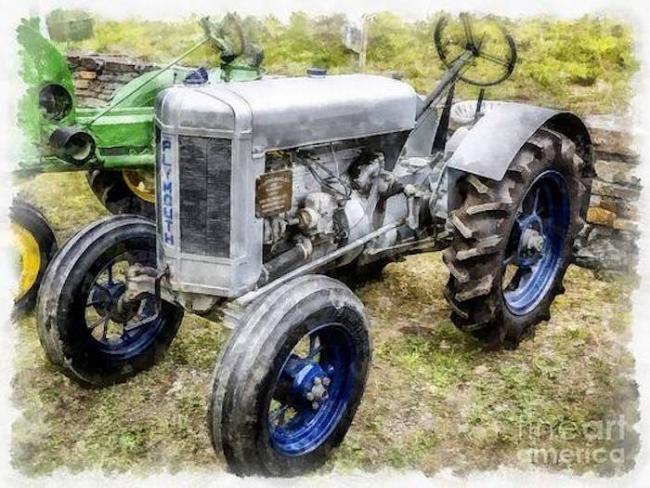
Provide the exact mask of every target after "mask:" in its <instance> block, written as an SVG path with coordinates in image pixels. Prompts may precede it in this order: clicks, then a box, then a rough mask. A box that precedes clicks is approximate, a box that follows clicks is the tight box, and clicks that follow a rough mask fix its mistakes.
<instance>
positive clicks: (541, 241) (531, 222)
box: [517, 214, 546, 266]
mask: <svg viewBox="0 0 650 488" xmlns="http://www.w3.org/2000/svg"><path fill="white" fill-rule="evenodd" d="M519 227H520V232H521V233H520V238H519V244H518V246H517V263H518V264H519V265H520V266H532V265H533V264H535V263H537V262H538V261H539V260H540V259H542V257H543V256H544V250H545V248H546V237H545V236H544V228H543V227H544V226H543V223H542V219H540V218H539V216H538V215H537V214H531V215H528V216H527V217H525V218H524V219H523V220H522V221H521V222H520V223H519Z"/></svg>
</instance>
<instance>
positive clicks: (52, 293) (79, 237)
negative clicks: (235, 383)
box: [37, 215, 183, 386]
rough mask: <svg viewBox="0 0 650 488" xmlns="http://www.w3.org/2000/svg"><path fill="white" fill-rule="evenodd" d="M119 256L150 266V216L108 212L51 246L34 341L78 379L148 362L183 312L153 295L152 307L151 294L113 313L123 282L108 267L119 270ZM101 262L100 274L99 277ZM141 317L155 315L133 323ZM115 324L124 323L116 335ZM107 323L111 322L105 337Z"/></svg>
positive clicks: (124, 374)
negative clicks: (53, 249)
mask: <svg viewBox="0 0 650 488" xmlns="http://www.w3.org/2000/svg"><path fill="white" fill-rule="evenodd" d="M121 263H124V264H121ZM126 263H129V264H135V263H137V264H140V265H143V266H150V267H155V266H156V229H155V224H154V223H153V222H151V221H150V220H147V219H144V218H142V217H139V216H135V215H115V216H110V217H106V218H104V219H102V220H99V221H97V222H95V223H93V224H90V225H89V226H87V227H86V228H84V229H82V230H81V231H80V232H78V233H77V234H76V235H75V236H74V237H73V238H72V239H70V240H69V241H68V242H67V243H66V245H65V246H64V247H63V248H62V249H61V250H60V251H59V252H58V253H57V255H56V256H55V258H54V260H53V261H52V263H51V264H50V266H49V268H48V270H47V272H46V274H45V276H44V278H43V283H42V285H41V290H40V292H39V296H38V303H37V326H38V336H39V339H40V342H41V345H42V346H43V349H44V350H45V353H46V355H47V358H48V359H49V360H50V362H52V363H53V364H54V365H55V366H57V367H58V368H59V369H61V371H62V372H63V373H64V374H66V375H67V376H69V377H70V378H72V379H73V380H75V381H77V382H78V383H81V384H82V385H86V386H107V385H111V384H114V383H118V382H121V381H123V380H125V379H127V378H129V377H130V376H133V375H134V374H136V373H138V372H140V371H143V370H145V369H147V368H149V367H151V366H153V365H154V364H155V363H156V362H157V361H158V360H159V359H161V358H162V356H163V355H164V353H165V352H166V350H167V348H168V347H169V345H170V344H171V342H172V340H173V339H174V337H175V336H176V333H177V331H178V328H179V326H180V324H181V321H182V319H183V310H182V309H181V308H179V307H177V306H175V305H173V304H171V303H168V302H165V301H161V302H160V309H158V308H157V306H156V303H155V299H154V297H153V296H152V295H145V296H144V297H143V298H142V299H141V300H140V301H139V302H137V303H135V306H133V307H131V306H130V307H127V312H124V311H120V312H118V309H117V307H116V304H117V300H118V299H119V297H120V296H121V294H122V293H123V292H124V291H125V286H124V282H123V281H121V280H120V279H119V277H117V274H118V270H116V269H114V266H118V265H119V266H123V268H122V271H121V272H124V269H125V267H126V266H127V265H126ZM109 267H110V269H111V271H109V279H108V281H106V280H101V277H102V276H105V275H106V270H107V269H108V268H109ZM90 314H92V315H94V317H92V318H91V317H90ZM97 317H100V319H101V317H110V320H106V322H103V323H102V322H99V321H97V320H96V319H97ZM141 317H142V318H143V319H144V318H148V317H153V318H154V319H155V320H153V321H152V322H151V324H149V325H146V326H140V328H138V325H137V324H140V323H141V322H142V321H140V320H139V319H140V318H141ZM120 321H121V322H120ZM111 322H112V323H111ZM118 323H121V324H124V330H122V331H121V335H120V334H119V333H115V328H116V327H117V329H118V330H119V327H118V325H119V324H118ZM96 326H99V328H97V330H96ZM127 326H128V327H131V329H130V330H129V331H128V333H127V331H126V327H127ZM102 327H104V330H102ZM108 327H113V331H111V333H110V335H109V336H107V333H106V332H105V331H106V330H107V328H108ZM98 332H102V334H103V335H100V334H98ZM98 336H99V337H98Z"/></svg>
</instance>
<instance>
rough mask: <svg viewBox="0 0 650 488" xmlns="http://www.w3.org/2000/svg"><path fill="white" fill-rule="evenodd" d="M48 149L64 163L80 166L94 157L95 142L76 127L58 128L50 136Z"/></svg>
mask: <svg viewBox="0 0 650 488" xmlns="http://www.w3.org/2000/svg"><path fill="white" fill-rule="evenodd" d="M50 147H51V148H52V151H54V154H55V155H56V156H57V157H58V158H60V159H63V160H64V161H66V162H68V163H70V164H74V165H75V166H82V165H83V164H85V163H87V162H88V161H90V159H92V157H93V156H94V155H95V140H94V139H93V138H92V136H91V135H90V134H88V133H87V132H84V131H83V130H82V129H79V128H77V127H60V128H58V129H56V130H55V131H54V132H52V135H50Z"/></svg>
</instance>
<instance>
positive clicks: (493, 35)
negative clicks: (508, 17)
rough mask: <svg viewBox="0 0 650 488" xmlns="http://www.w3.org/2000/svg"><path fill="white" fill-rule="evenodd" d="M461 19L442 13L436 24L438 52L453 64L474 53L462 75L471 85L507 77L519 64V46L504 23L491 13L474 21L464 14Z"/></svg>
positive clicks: (435, 35)
mask: <svg viewBox="0 0 650 488" xmlns="http://www.w3.org/2000/svg"><path fill="white" fill-rule="evenodd" d="M459 17H460V19H459V21H450V18H449V17H447V16H444V17H442V18H441V19H440V20H439V21H438V23H437V24H436V29H435V31H434V35H433V38H434V42H435V45H436V50H437V51H438V56H439V57H440V59H441V60H442V62H443V64H444V65H445V66H446V67H447V68H451V67H452V66H453V65H454V63H456V61H458V60H459V59H460V58H461V56H462V55H463V54H465V53H467V52H469V53H471V55H472V57H471V59H470V60H469V61H468V63H467V64H466V65H465V67H464V69H463V71H462V74H461V75H460V76H459V78H460V79H461V80H463V81H465V82H466V83H469V84H470V85H476V86H482V87H486V86H493V85H496V84H498V83H501V82H502V81H504V80H506V79H507V78H508V77H509V76H510V75H511V74H512V72H513V71H514V69H515V65H516V64H517V48H516V46H515V41H514V40H513V39H512V36H510V34H508V32H507V31H506V30H505V28H504V27H503V26H501V25H500V24H499V23H497V22H496V20H494V19H491V18H489V17H487V18H484V19H480V21H478V22H474V21H472V19H471V18H470V16H469V14H467V13H462V14H460V16H459Z"/></svg>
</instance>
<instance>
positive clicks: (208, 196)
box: [178, 136, 232, 257]
mask: <svg viewBox="0 0 650 488" xmlns="http://www.w3.org/2000/svg"><path fill="white" fill-rule="evenodd" d="M178 144H179V151H178V152H179V166H178V167H179V172H178V174H179V192H180V202H179V205H180V230H181V251H182V252H186V253H191V254H200V255H204V256H216V257H229V256H230V171H231V157H232V151H231V146H232V143H231V140H230V139H215V138H209V137H194V136H179V138H178Z"/></svg>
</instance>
